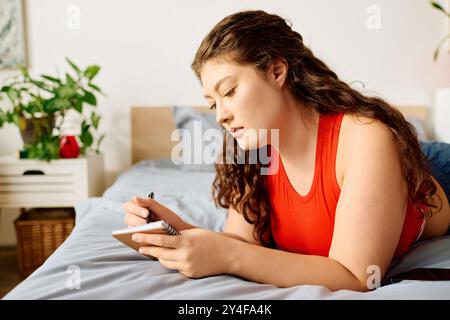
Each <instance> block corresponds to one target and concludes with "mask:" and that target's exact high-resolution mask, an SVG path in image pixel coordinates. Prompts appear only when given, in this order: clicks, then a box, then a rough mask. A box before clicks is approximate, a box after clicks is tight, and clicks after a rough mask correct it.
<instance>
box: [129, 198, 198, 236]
mask: <svg viewBox="0 0 450 320" xmlns="http://www.w3.org/2000/svg"><path fill="white" fill-rule="evenodd" d="M123 209H124V210H125V213H126V214H125V219H124V221H125V223H126V224H128V227H136V226H141V225H144V224H146V223H147V217H148V216H149V215H150V220H149V221H150V222H151V221H158V220H164V221H166V222H167V223H169V224H170V225H172V226H173V227H174V228H175V229H176V230H178V231H181V230H186V229H191V228H195V226H193V225H190V224H188V223H186V222H185V221H183V219H181V218H180V217H179V216H178V215H177V214H176V213H175V212H173V211H172V210H170V209H169V208H167V207H165V206H163V205H162V204H160V203H159V202H157V201H156V200H154V199H151V198H145V199H143V198H139V197H133V199H131V200H130V201H127V202H125V203H124V205H123Z"/></svg>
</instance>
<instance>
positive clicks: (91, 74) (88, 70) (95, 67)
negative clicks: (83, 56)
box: [84, 64, 100, 80]
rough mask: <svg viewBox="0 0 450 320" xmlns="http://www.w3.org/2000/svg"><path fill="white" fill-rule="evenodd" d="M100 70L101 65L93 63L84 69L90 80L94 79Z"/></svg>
mask: <svg viewBox="0 0 450 320" xmlns="http://www.w3.org/2000/svg"><path fill="white" fill-rule="evenodd" d="M99 71H100V67H99V66H98V65H95V64H93V65H91V66H88V67H87V68H86V70H85V71H84V75H85V76H86V77H87V78H88V79H89V80H92V79H93V78H94V77H95V75H96V74H97V73H98V72H99Z"/></svg>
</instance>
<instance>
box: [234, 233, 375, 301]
mask: <svg viewBox="0 0 450 320" xmlns="http://www.w3.org/2000/svg"><path fill="white" fill-rule="evenodd" d="M235 245H236V248H237V249H236V251H235V252H236V254H237V256H236V258H235V259H234V263H231V264H230V270H229V273H230V274H233V275H236V276H239V277H241V278H244V279H247V280H250V281H254V282H258V283H268V284H272V285H274V286H277V287H281V288H288V287H293V286H296V285H301V284H308V285H322V286H326V287H327V288H329V289H330V290H332V291H336V290H342V289H348V290H355V291H362V292H364V291H368V289H369V288H368V286H367V284H366V282H365V281H361V280H359V279H358V278H357V277H355V275H353V274H352V273H351V272H350V271H349V270H347V269H346V268H345V267H344V266H343V265H342V264H340V263H339V262H338V261H336V260H333V259H330V258H327V257H322V256H311V255H303V254H297V253H291V252H286V251H281V250H276V249H270V248H266V247H261V246H255V245H252V244H249V243H245V242H239V241H238V242H236V243H235Z"/></svg>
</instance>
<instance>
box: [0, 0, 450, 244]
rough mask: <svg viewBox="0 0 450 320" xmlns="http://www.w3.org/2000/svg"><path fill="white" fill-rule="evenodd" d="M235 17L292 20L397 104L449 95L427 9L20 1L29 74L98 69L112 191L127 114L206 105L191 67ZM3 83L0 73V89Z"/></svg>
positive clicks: (343, 0)
mask: <svg viewBox="0 0 450 320" xmlns="http://www.w3.org/2000/svg"><path fill="white" fill-rule="evenodd" d="M71 5H76V6H79V8H80V9H81V25H80V26H81V28H80V29H78V30H77V29H75V30H73V29H70V28H68V27H67V22H68V20H69V18H70V14H69V13H68V12H67V10H68V8H70V6H71ZM371 5H376V6H378V7H379V8H380V10H381V11H380V12H381V25H380V26H381V28H380V29H378V30H371V29H369V28H367V26H366V23H367V20H368V18H369V16H370V15H369V14H368V13H367V12H366V10H367V8H368V7H369V6H371ZM241 9H263V10H266V11H268V12H271V13H277V14H280V15H282V16H284V17H286V18H288V19H290V20H291V21H292V22H293V28H294V29H295V30H297V31H299V32H300V33H301V34H302V36H303V38H304V41H305V43H306V44H309V45H310V47H311V48H312V49H313V52H315V53H316V54H317V55H318V56H319V57H320V58H322V59H323V60H324V61H325V62H326V63H327V64H328V65H329V66H330V67H332V68H333V69H334V70H335V71H336V72H337V74H338V75H340V76H341V78H342V79H344V80H345V81H348V82H350V81H355V80H359V81H362V82H364V83H365V84H366V88H367V89H368V90H370V91H372V92H373V91H375V92H377V93H378V94H379V95H381V96H383V97H384V98H386V99H388V101H390V102H392V103H394V104H413V105H431V104H432V103H433V95H434V90H435V89H436V88H438V87H448V86H450V73H449V72H448V71H449V70H450V69H449V68H450V58H449V54H447V53H445V54H442V55H441V59H440V60H439V61H438V62H437V63H433V62H432V55H433V51H434V48H435V47H436V45H437V43H438V42H439V40H440V39H441V37H442V36H444V35H445V34H446V32H447V31H448V28H447V21H446V19H445V17H444V15H443V14H440V13H439V12H437V11H436V10H433V9H432V8H431V7H430V5H429V4H428V1H426V0H339V1H336V0H302V1H299V0H289V1H288V0H284V1H280V0H278V1H263V0H259V1H258V0H254V1H237V0H235V1H229V0H228V1H227V0H208V1H207V0H204V1H201V0H189V1H181V0H180V1H176V0H168V1H166V0H165V1H144V0H127V1H125V0H71V1H68V0H39V1H31V0H28V1H25V10H26V15H27V27H26V30H27V34H28V56H29V65H30V68H31V69H30V70H31V73H32V74H39V73H52V72H55V71H56V68H59V69H60V70H64V69H65V68H66V67H65V63H64V57H65V56H68V57H70V58H72V59H73V60H74V61H75V62H77V63H78V64H80V65H82V66H86V65H87V64H90V63H96V64H99V65H101V67H102V71H101V73H100V74H99V76H98V81H97V82H98V84H99V85H100V86H101V87H102V89H103V90H104V91H105V92H106V93H107V95H108V97H107V98H103V97H100V100H99V108H100V110H101V111H102V114H103V121H104V128H105V129H106V131H107V138H106V139H105V141H104V144H103V150H104V152H105V153H106V164H105V165H106V170H107V183H108V185H109V184H110V183H111V182H112V181H113V180H114V179H115V177H116V174H117V173H118V172H120V171H122V170H124V169H126V168H127V167H129V166H130V120H129V107H130V106H132V105H171V104H202V103H205V102H204V100H203V98H202V91H201V87H200V86H199V84H198V83H197V80H196V79H195V76H194V74H193V73H192V71H191V70H190V63H191V61H192V58H193V56H194V54H195V51H196V48H197V46H198V45H199V43H200V41H201V39H202V37H203V36H204V35H206V33H207V32H208V31H209V30H210V29H211V28H212V26H213V25H214V24H215V23H217V22H218V21H219V20H220V19H222V18H223V17H225V16H226V15H228V14H230V13H233V12H236V11H239V10H241ZM8 74H10V73H9V72H8V73H5V72H3V73H2V72H1V71H0V80H1V79H2V78H4V77H5V76H6V75H8ZM0 143H1V149H0V153H2V154H4V153H11V152H14V151H15V150H16V149H18V148H19V147H20V143H21V140H20V136H19V133H18V132H17V129H16V128H15V127H9V128H7V129H2V130H0ZM5 216H8V215H7V214H4V215H3V217H5ZM8 224H9V223H1V228H5V227H7V225H8ZM1 231H2V232H1V234H4V231H3V230H1ZM1 234H0V243H1V237H2V236H1Z"/></svg>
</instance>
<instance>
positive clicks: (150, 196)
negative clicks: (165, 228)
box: [147, 191, 155, 223]
mask: <svg viewBox="0 0 450 320" xmlns="http://www.w3.org/2000/svg"><path fill="white" fill-rule="evenodd" d="M148 197H149V198H151V199H154V198H155V193H154V192H153V191H152V192H150V194H149V195H148ZM151 220H152V212H151V211H150V210H148V217H147V223H149V222H150V221H151Z"/></svg>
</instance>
